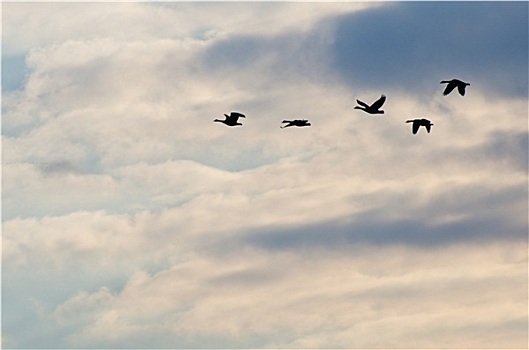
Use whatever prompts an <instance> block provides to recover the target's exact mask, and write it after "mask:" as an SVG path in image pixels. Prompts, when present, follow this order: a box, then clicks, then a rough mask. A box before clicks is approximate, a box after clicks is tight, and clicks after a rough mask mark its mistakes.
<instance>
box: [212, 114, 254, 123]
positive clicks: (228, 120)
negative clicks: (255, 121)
mask: <svg viewBox="0 0 529 350" xmlns="http://www.w3.org/2000/svg"><path fill="white" fill-rule="evenodd" d="M224 116H225V117H226V119H224V120H220V119H215V120H213V121H214V122H220V123H224V124H226V125H228V126H236V125H242V124H241V123H239V122H237V121H238V120H239V118H246V116H245V115H244V114H241V113H238V112H231V113H230V115H227V114H224Z"/></svg>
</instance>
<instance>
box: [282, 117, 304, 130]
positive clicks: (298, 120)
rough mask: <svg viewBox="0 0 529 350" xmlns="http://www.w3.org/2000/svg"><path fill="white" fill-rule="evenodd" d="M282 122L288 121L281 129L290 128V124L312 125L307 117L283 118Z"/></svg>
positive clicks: (299, 125)
mask: <svg viewBox="0 0 529 350" xmlns="http://www.w3.org/2000/svg"><path fill="white" fill-rule="evenodd" d="M282 123H288V124H287V125H284V126H280V128H281V129H284V128H288V127H289V126H298V127H303V126H310V123H309V121H308V120H306V119H302V120H301V119H296V120H283V121H282Z"/></svg>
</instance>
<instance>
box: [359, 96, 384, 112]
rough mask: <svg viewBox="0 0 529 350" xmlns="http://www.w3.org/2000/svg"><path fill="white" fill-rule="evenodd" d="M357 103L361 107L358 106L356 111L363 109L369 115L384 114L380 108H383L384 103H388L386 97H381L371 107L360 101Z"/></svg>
mask: <svg viewBox="0 0 529 350" xmlns="http://www.w3.org/2000/svg"><path fill="white" fill-rule="evenodd" d="M356 102H357V103H358V104H359V105H360V106H356V107H355V108H354V109H361V110H363V111H364V112H367V113H369V114H384V111H382V110H380V107H382V105H383V104H384V102H386V96H385V95H382V96H380V98H379V99H378V100H376V101H375V102H373V104H372V105H371V106H369V105H368V104H367V103H365V102H362V101H360V100H358V99H357V100H356Z"/></svg>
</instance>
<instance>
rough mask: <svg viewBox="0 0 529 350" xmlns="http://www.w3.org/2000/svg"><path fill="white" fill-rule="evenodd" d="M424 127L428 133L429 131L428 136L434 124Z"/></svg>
mask: <svg viewBox="0 0 529 350" xmlns="http://www.w3.org/2000/svg"><path fill="white" fill-rule="evenodd" d="M424 127H425V128H426V131H428V134H429V133H430V129H431V127H432V124H430V123H428V124H425V125H424Z"/></svg>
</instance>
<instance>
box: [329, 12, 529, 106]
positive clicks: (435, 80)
mask: <svg viewBox="0 0 529 350" xmlns="http://www.w3.org/2000/svg"><path fill="white" fill-rule="evenodd" d="M527 6H528V5H527V3H524V2H487V3H483V2H404V3H393V4H391V5H388V6H383V7H379V8H374V9H368V10H365V11H361V12H356V13H353V14H348V15H344V16H343V17H342V18H340V19H339V20H337V21H336V23H335V34H334V35H335V42H334V44H333V47H332V55H333V57H334V67H333V68H334V70H335V72H336V74H337V75H338V76H340V77H342V78H343V80H344V82H345V83H347V84H349V85H351V86H362V87H366V88H379V89H382V88H399V89H407V90H411V91H421V90H425V89H426V91H432V90H434V89H438V90H439V89H440V87H439V80H440V79H441V80H443V79H452V78H454V77H459V78H461V79H463V80H465V79H467V80H469V81H470V82H471V83H474V84H475V85H479V86H480V87H482V88H483V89H485V90H488V91H490V92H492V93H494V94H499V95H515V96H519V97H523V96H527V81H528V80H527V79H528V78H527V72H528V71H527V62H528V56H527V55H528V41H527V33H528V14H527V13H528V7H527ZM474 84H473V85H474ZM434 91H435V90H434Z"/></svg>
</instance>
